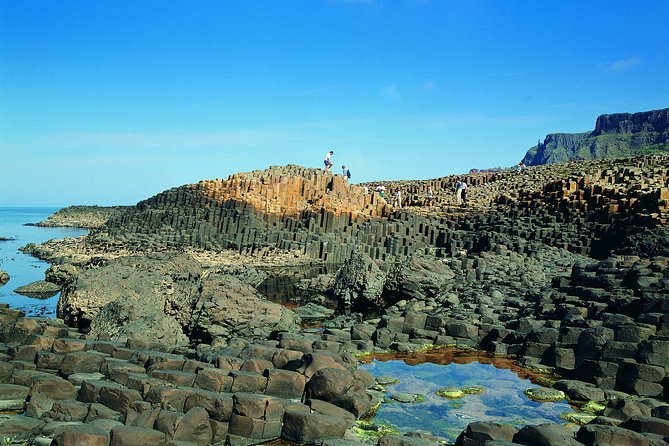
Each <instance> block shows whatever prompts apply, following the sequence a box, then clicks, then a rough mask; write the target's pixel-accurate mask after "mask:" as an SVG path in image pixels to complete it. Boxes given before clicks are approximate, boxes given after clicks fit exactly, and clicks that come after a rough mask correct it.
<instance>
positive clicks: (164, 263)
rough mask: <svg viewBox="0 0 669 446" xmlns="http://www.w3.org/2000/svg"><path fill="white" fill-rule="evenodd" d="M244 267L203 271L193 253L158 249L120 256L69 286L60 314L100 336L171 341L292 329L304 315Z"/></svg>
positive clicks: (82, 274)
mask: <svg viewBox="0 0 669 446" xmlns="http://www.w3.org/2000/svg"><path fill="white" fill-rule="evenodd" d="M242 270H243V268H237V271H236V272H237V274H239V277H241V279H240V278H238V277H235V276H234V275H231V274H230V270H225V269H220V268H219V269H209V268H203V267H202V266H201V264H200V263H199V262H197V261H196V260H195V259H194V258H193V257H192V256H189V255H186V254H181V255H179V254H153V255H149V256H127V257H122V258H118V259H114V260H111V261H109V262H108V263H106V264H105V265H104V266H98V267H92V268H88V269H84V270H83V271H81V272H80V273H78V274H77V275H76V279H74V280H73V281H71V282H69V283H68V285H67V286H66V288H65V290H64V292H63V294H62V296H61V298H60V300H59V302H58V315H59V317H61V318H62V319H63V320H64V321H65V322H67V323H68V324H70V325H72V326H76V327H78V328H79V329H80V330H82V331H84V332H89V333H91V334H93V335H103V334H108V335H110V336H112V338H114V339H153V340H156V341H160V342H162V343H164V344H165V345H169V346H174V345H180V346H183V345H187V344H188V343H189V339H190V341H198V340H199V341H202V340H206V341H208V342H211V341H213V340H214V339H222V340H226V339H229V338H230V337H234V336H243V337H246V338H248V339H258V338H267V337H268V336H269V335H270V334H271V333H272V332H274V331H290V330H294V329H295V328H296V327H297V325H296V324H297V322H298V318H296V317H295V316H294V315H293V313H292V312H291V311H290V310H287V309H285V308H283V307H281V306H279V305H277V304H273V303H271V302H268V301H266V300H264V299H263V298H262V297H261V296H260V295H259V294H258V293H257V292H256V291H255V289H254V288H253V287H251V286H250V285H248V284H247V283H245V282H244V281H243V280H244V279H248V277H250V276H252V275H249V274H247V273H245V271H242Z"/></svg>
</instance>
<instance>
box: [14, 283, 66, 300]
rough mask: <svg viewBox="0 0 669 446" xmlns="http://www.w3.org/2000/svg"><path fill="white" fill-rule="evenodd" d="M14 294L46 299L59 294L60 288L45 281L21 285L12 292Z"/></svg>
mask: <svg viewBox="0 0 669 446" xmlns="http://www.w3.org/2000/svg"><path fill="white" fill-rule="evenodd" d="M14 292H15V293H18V294H22V295H24V296H28V297H34V298H37V299H48V298H50V297H52V296H55V295H56V294H57V293H59V292H60V286H59V285H56V284H55V283H51V282H47V281H45V280H38V281H36V282H32V283H29V284H28V285H23V286H20V287H18V288H17V289H15V290H14Z"/></svg>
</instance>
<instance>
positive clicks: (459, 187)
mask: <svg viewBox="0 0 669 446" xmlns="http://www.w3.org/2000/svg"><path fill="white" fill-rule="evenodd" d="M455 202H456V203H457V204H460V203H462V181H460V180H458V181H456V182H455Z"/></svg>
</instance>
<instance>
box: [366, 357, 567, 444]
mask: <svg viewBox="0 0 669 446" xmlns="http://www.w3.org/2000/svg"><path fill="white" fill-rule="evenodd" d="M409 362H411V361H409ZM486 362H488V361H486ZM491 362H494V361H491ZM361 368H362V369H364V370H367V371H368V372H370V373H371V374H372V375H373V376H374V377H375V378H378V377H379V376H390V377H394V378H397V379H399V383H397V384H391V385H388V386H385V387H386V390H385V392H384V393H385V401H386V402H385V403H382V404H381V406H380V407H379V409H378V411H377V412H376V416H375V417H374V418H373V419H372V422H373V423H382V424H385V425H389V426H392V427H394V428H395V429H397V430H398V431H399V432H401V433H405V432H417V431H420V432H425V433H432V434H434V435H439V436H442V437H445V438H448V439H449V440H451V441H455V439H456V437H457V436H458V435H459V434H460V432H461V431H462V430H463V429H464V428H465V427H467V425H468V424H469V423H472V422H474V421H488V422H495V423H502V424H511V425H514V426H516V427H518V428H520V427H522V426H524V425H526V424H539V423H546V422H553V423H561V424H564V423H566V422H565V421H564V420H563V419H561V418H560V415H562V414H564V413H567V412H573V411H574V409H573V408H572V407H571V406H570V405H569V404H568V403H567V402H566V401H565V400H562V401H558V402H550V403H538V402H535V401H532V400H531V399H529V398H528V397H527V396H525V394H524V393H523V392H524V391H525V389H528V388H535V387H537V385H536V384H533V383H532V382H531V381H530V380H529V379H527V378H524V377H520V376H519V375H518V374H517V373H516V372H514V371H513V370H510V369H506V368H498V367H495V366H494V365H493V364H491V363H490V364H485V363H481V362H479V361H478V360H476V358H475V357H473V358H472V361H471V362H468V363H466V361H463V360H462V359H461V358H460V359H459V360H458V363H455V362H453V363H449V364H436V363H432V362H422V363H417V364H414V365H410V364H408V363H407V362H405V361H402V360H387V361H378V360H376V359H374V360H373V361H372V362H371V363H369V364H364V365H362V366H361ZM446 387H454V388H458V389H462V388H478V387H480V388H482V393H473V394H465V395H464V396H462V397H460V398H455V399H449V398H444V397H442V396H438V395H437V394H436V392H437V391H438V390H440V389H443V388H446ZM396 394H417V395H420V397H419V398H418V400H417V402H413V403H400V402H398V401H395V400H394V399H393V396H394V395H396Z"/></svg>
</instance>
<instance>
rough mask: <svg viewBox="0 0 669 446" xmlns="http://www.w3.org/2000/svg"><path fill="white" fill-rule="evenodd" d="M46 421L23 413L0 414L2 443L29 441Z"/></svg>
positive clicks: (0, 442) (0, 440)
mask: <svg viewBox="0 0 669 446" xmlns="http://www.w3.org/2000/svg"><path fill="white" fill-rule="evenodd" d="M42 427H44V422H43V421H40V420H36V419H34V418H30V417H24V416H22V415H0V444H13V443H27V441H28V440H29V439H30V437H31V436H34V435H37V434H39V432H40V431H41V429H42Z"/></svg>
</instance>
